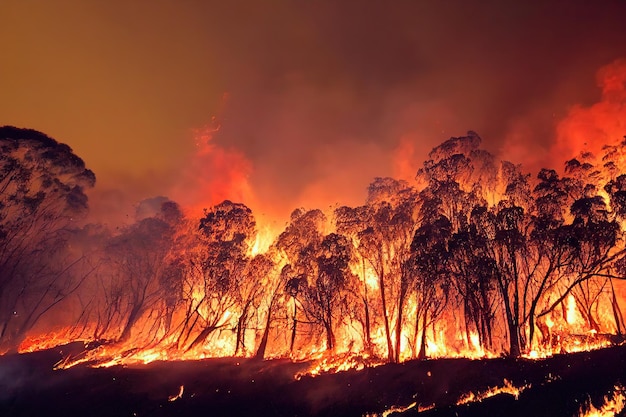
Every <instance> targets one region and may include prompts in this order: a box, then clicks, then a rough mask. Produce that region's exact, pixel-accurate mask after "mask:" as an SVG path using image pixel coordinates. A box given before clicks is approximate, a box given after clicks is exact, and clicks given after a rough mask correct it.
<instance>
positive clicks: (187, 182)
mask: <svg viewBox="0 0 626 417" xmlns="http://www.w3.org/2000/svg"><path fill="white" fill-rule="evenodd" d="M219 129H220V126H219V124H218V123H217V121H216V119H215V118H212V120H211V124H209V125H207V126H204V127H202V128H200V129H195V130H194V131H193V137H194V141H195V153H194V154H193V155H192V157H191V159H190V161H189V163H188V164H187V166H186V167H184V168H183V171H182V172H181V175H180V179H179V181H178V182H177V183H176V185H175V186H174V187H173V189H172V191H171V193H170V194H171V196H172V198H173V199H174V201H176V202H178V203H179V204H180V205H181V206H182V207H183V208H184V209H185V211H186V212H187V213H188V214H189V215H191V216H199V215H202V211H203V209H205V208H209V207H211V206H213V205H215V204H218V203H220V202H222V201H223V200H226V199H229V200H233V201H236V202H243V203H245V204H249V203H250V201H253V200H254V196H253V192H252V189H251V187H250V183H249V181H248V178H249V176H250V174H251V173H252V164H251V163H250V161H248V160H247V159H246V157H245V156H244V155H243V154H242V153H241V152H239V151H237V150H235V149H226V148H223V147H220V146H219V145H217V144H215V143H214V142H213V138H214V136H215V134H217V132H218V131H219Z"/></svg>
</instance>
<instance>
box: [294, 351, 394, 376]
mask: <svg viewBox="0 0 626 417" xmlns="http://www.w3.org/2000/svg"><path fill="white" fill-rule="evenodd" d="M383 364H384V362H383V361H381V360H380V359H377V358H372V357H370V356H368V355H357V354H354V353H350V352H348V353H345V354H342V355H332V356H329V355H328V354H322V355H321V357H320V358H318V359H315V360H314V361H313V365H311V366H310V367H309V368H308V369H307V370H305V371H301V372H298V373H297V374H296V375H295V379H300V378H302V377H303V376H317V375H322V374H331V373H336V372H341V371H347V370H357V371H359V370H361V369H364V368H366V367H375V366H379V365H383Z"/></svg>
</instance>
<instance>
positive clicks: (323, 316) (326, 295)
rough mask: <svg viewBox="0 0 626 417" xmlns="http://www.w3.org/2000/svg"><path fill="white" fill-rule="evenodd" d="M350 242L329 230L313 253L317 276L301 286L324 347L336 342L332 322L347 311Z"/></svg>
mask: <svg viewBox="0 0 626 417" xmlns="http://www.w3.org/2000/svg"><path fill="white" fill-rule="evenodd" d="M351 252H352V245H351V244H350V242H349V241H348V239H347V238H346V237H345V236H342V235H338V234H336V233H331V234H329V235H326V236H325V237H324V239H323V240H322V242H321V243H320V245H319V247H318V249H317V251H316V253H312V255H313V256H315V262H316V264H317V268H316V270H317V277H315V279H314V281H313V282H311V283H310V284H309V285H307V286H306V288H305V289H304V298H305V300H306V303H305V308H306V310H307V313H308V314H309V316H310V317H312V318H313V320H315V321H317V322H319V323H321V324H322V326H323V327H324V331H325V333H326V349H327V350H329V351H332V350H333V349H334V348H335V346H336V338H335V332H334V329H335V326H336V322H337V321H338V319H339V317H341V316H342V314H344V313H345V312H346V311H347V307H348V306H347V298H346V295H347V291H345V288H346V287H347V285H348V281H349V279H350V275H351V273H350V268H349V263H350V259H351V255H352V253H351Z"/></svg>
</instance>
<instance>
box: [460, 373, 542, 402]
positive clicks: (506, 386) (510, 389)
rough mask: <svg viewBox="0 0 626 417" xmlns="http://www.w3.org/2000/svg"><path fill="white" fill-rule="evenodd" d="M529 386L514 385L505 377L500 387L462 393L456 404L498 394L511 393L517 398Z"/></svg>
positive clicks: (480, 399)
mask: <svg viewBox="0 0 626 417" xmlns="http://www.w3.org/2000/svg"><path fill="white" fill-rule="evenodd" d="M530 386H531V385H530V384H526V385H522V386H521V387H516V386H514V385H513V383H512V382H511V381H509V380H508V379H506V378H505V379H504V383H503V385H502V386H501V387H498V386H496V387H491V388H488V389H487V390H485V391H481V392H477V393H474V392H469V393H467V394H464V395H463V396H462V397H461V398H459V400H458V401H457V402H456V404H457V405H463V404H468V403H473V402H478V401H482V400H484V399H485V398H489V397H493V396H496V395H500V394H509V395H512V396H513V397H515V399H516V400H517V399H518V398H519V395H520V394H521V393H522V392H523V391H524V390H525V389H527V388H530Z"/></svg>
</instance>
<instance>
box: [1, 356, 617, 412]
mask: <svg viewBox="0 0 626 417" xmlns="http://www.w3.org/2000/svg"><path fill="white" fill-rule="evenodd" d="M82 348H83V346H82V345H80V346H78V345H67V346H63V347H59V348H57V349H52V350H48V351H42V352H36V353H31V354H27V355H19V356H13V355H11V356H5V357H3V358H2V359H1V362H0V366H1V369H2V384H3V385H4V387H5V389H4V390H3V392H2V396H1V397H0V410H2V412H3V413H4V415H11V416H31V415H50V416H57V415H58V416H66V415H93V416H112V415H124V416H134V415H136V416H148V415H151V416H152V415H157V416H159V415H162V416H172V415H178V416H195V415H203V414H209V415H224V416H226V415H228V416H244V415H245V416H248V415H276V416H296V415H299V416H336V415H342V416H388V415H415V414H418V413H419V414H420V415H425V416H486V415H490V416H491V415H510V416H529V415H532V416H568V417H571V416H591V415H607V416H609V415H611V416H612V415H622V414H619V413H620V411H621V410H622V409H623V404H624V398H625V395H626V392H625V391H624V383H625V380H624V375H626V349H625V347H624V346H619V347H613V348H607V349H602V350H596V351H593V352H580V353H574V354H567V355H557V356H554V357H552V358H549V359H543V360H530V359H512V358H494V359H483V360H469V359H438V360H428V361H408V362H405V363H402V364H390V365H383V366H378V367H366V368H364V369H362V370H349V371H342V372H339V373H331V374H324V375H320V376H317V377H311V376H303V377H301V378H299V379H296V378H294V374H297V373H298V372H302V371H305V370H306V369H307V368H308V367H310V366H311V363H310V362H300V363H294V362H292V361H289V360H269V361H258V360H253V359H244V358H221V359H205V360H201V361H183V362H153V363H151V364H148V365H133V366H114V367H109V368H91V367H89V366H86V365H80V366H77V367H74V368H71V369H66V370H60V371H54V370H52V367H53V365H54V362H55V361H57V360H60V359H61V358H62V357H63V356H65V355H67V354H68V353H70V352H72V351H74V352H77V351H79V350H81V349H82ZM611 402H612V403H613V405H610V404H608V403H611ZM603 407H604V412H605V414H600V413H597V414H592V413H591V411H589V410H590V409H591V410H595V411H597V410H602V409H603ZM611 407H613V408H611Z"/></svg>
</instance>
